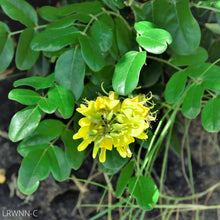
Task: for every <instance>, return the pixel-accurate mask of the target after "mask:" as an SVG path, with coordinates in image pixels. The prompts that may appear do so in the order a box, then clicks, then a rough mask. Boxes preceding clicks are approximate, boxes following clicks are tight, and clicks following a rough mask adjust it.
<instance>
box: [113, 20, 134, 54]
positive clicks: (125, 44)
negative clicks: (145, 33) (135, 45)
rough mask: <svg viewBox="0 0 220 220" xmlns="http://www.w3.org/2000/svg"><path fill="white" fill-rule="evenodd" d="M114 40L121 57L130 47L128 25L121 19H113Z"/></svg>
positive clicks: (130, 34) (130, 35) (130, 40)
mask: <svg viewBox="0 0 220 220" xmlns="http://www.w3.org/2000/svg"><path fill="white" fill-rule="evenodd" d="M115 28H116V39H117V45H118V49H119V51H120V54H121V55H124V54H125V53H126V52H127V51H129V50H131V47H132V33H131V29H130V27H129V25H128V24H127V23H126V21H125V20H124V19H122V18H119V17H116V18H115Z"/></svg>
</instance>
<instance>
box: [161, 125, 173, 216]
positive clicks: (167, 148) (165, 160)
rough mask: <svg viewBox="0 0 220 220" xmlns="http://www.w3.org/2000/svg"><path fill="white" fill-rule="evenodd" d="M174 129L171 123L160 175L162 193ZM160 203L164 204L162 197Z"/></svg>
mask: <svg viewBox="0 0 220 220" xmlns="http://www.w3.org/2000/svg"><path fill="white" fill-rule="evenodd" d="M172 129H173V124H172V125H171V127H170V130H169V134H168V139H167V143H166V148H165V152H164V158H163V164H162V170H161V176H160V187H159V191H160V192H161V193H162V192H163V183H164V175H165V170H166V164H167V158H168V150H169V147H170V139H171V135H172ZM160 204H162V197H160ZM162 211H163V210H161V213H162ZM162 217H163V215H162Z"/></svg>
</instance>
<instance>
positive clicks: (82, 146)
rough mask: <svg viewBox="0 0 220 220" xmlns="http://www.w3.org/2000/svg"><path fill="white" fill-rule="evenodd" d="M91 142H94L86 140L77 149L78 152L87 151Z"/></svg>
mask: <svg viewBox="0 0 220 220" xmlns="http://www.w3.org/2000/svg"><path fill="white" fill-rule="evenodd" d="M91 142H92V141H91V140H84V141H82V143H81V144H80V145H79V146H78V147H77V150H78V151H83V150H85V149H86V148H87V147H88V145H89V144H90V143H91Z"/></svg>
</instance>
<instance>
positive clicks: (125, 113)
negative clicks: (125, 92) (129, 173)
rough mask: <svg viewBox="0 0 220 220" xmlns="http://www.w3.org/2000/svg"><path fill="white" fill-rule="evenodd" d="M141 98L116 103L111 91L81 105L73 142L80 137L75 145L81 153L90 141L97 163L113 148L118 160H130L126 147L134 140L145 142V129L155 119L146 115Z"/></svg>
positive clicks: (148, 111)
mask: <svg viewBox="0 0 220 220" xmlns="http://www.w3.org/2000/svg"><path fill="white" fill-rule="evenodd" d="M150 99H151V97H149V98H147V97H146V96H145V95H138V96H136V97H134V98H127V99H124V100H122V101H121V100H120V99H119V96H118V94H117V93H115V92H113V91H111V92H109V96H99V97H97V99H96V100H95V101H87V100H86V103H85V104H81V105H80V107H79V108H77V111H78V112H79V113H81V114H82V115H84V116H85V117H83V118H81V119H80V121H79V125H80V127H81V128H80V129H79V131H78V132H77V133H76V134H74V135H73V139H79V138H83V141H82V142H81V144H80V145H79V146H78V150H79V151H83V150H85V149H86V148H87V146H88V145H89V144H90V143H92V142H94V147H93V154H92V155H93V158H95V157H96V155H97V153H98V151H99V149H100V153H99V161H100V162H102V163H103V162H105V160H106V150H112V148H113V147H115V148H116V150H117V151H118V153H119V154H120V155H121V157H123V158H125V157H131V155H132V152H131V150H130V148H129V144H130V143H132V142H134V141H135V139H134V137H136V138H139V139H147V135H146V133H145V130H146V129H147V128H148V127H149V126H150V121H154V120H155V118H156V117H155V116H153V114H152V113H151V112H150V109H151V107H149V106H148V105H147V104H148V101H149V100H150Z"/></svg>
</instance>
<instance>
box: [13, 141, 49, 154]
mask: <svg viewBox="0 0 220 220" xmlns="http://www.w3.org/2000/svg"><path fill="white" fill-rule="evenodd" d="M22 142H23V141H22ZM49 146H50V145H49V144H38V145H23V144H19V145H18V148H17V151H18V153H19V154H20V155H21V156H22V157H26V156H27V155H28V154H29V153H30V152H31V151H35V150H45V149H47V148H49Z"/></svg>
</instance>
